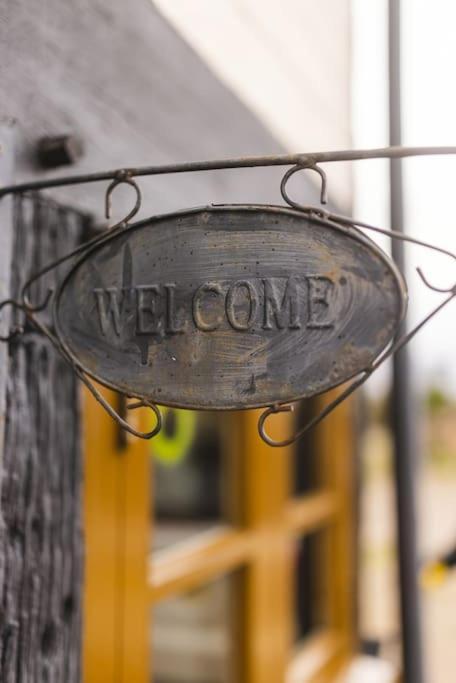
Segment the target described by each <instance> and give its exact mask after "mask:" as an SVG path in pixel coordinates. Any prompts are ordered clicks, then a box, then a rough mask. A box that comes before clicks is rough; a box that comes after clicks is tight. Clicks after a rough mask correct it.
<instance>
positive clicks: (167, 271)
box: [54, 205, 407, 409]
mask: <svg viewBox="0 0 456 683" xmlns="http://www.w3.org/2000/svg"><path fill="white" fill-rule="evenodd" d="M406 298H407V297H406V288H405V284H404V282H403V280H402V277H401V275H400V274H399V272H398V271H397V269H396V267H395V266H394V264H393V263H392V262H391V261H390V260H389V259H388V258H387V257H386V255H385V254H384V253H383V252H382V251H381V250H380V249H378V248H377V247H376V246H375V245H374V243H373V242H372V241H370V240H369V239H368V238H366V237H365V236H364V235H362V234H361V233H360V232H359V231H358V230H356V229H355V228H353V227H346V226H342V225H340V224H337V223H336V222H333V221H328V220H323V219H320V218H317V217H313V216H309V215H307V214H304V213H302V212H299V211H295V210H293V209H288V208H284V207H270V206H255V205H247V206H237V205H236V206H210V207H206V208H202V209H193V210H188V211H184V212H181V213H177V214H171V215H166V216H159V217H154V218H150V219H148V220H146V221H143V222H141V223H137V224H135V225H132V226H130V227H128V228H126V229H125V230H123V231H121V232H117V233H116V234H113V236H112V237H111V238H108V239H107V240H106V241H103V243H102V244H99V245H97V246H95V247H94V248H92V249H91V250H89V251H88V252H86V253H85V254H84V256H83V257H82V258H81V259H80V260H79V261H78V262H77V263H76V265H75V266H74V267H73V268H72V269H71V271H70V272H69V274H68V275H67V277H66V278H65V280H64V281H63V283H62V284H61V286H60V288H59V291H58V292H57V295H56V297H55V301H54V322H55V326H56V331H57V333H58V336H59V339H60V340H61V343H62V344H63V347H64V349H65V351H66V353H67V354H68V355H69V357H70V358H71V359H72V360H74V362H75V363H78V364H79V365H80V366H81V367H82V368H83V370H84V371H85V372H87V373H88V374H89V375H91V376H92V377H93V378H95V379H97V380H99V381H100V382H102V383H103V384H105V385H106V386H109V387H112V388H114V389H117V390H119V391H121V392H124V393H126V394H131V395H135V396H140V397H143V398H145V399H147V400H149V401H153V402H157V403H160V404H164V405H172V406H180V407H185V408H198V409H200V408H201V409H203V408H206V409H207V408H209V409H239V408H251V407H259V406H266V405H271V404H275V403H282V402H288V401H295V400H297V399H299V398H303V397H308V396H312V395H314V394H317V393H320V392H322V391H324V390H326V389H329V388H331V387H333V386H336V385H338V384H340V383H342V382H344V381H345V380H347V379H349V378H350V377H353V376H354V375H356V374H358V373H360V372H362V371H363V370H364V369H365V368H367V367H369V366H370V364H371V363H372V361H373V360H374V359H375V358H376V357H377V356H378V355H379V354H380V353H381V351H382V350H383V349H384V348H385V346H386V345H387V344H388V343H389V342H390V341H391V339H392V338H393V336H394V335H395V333H396V331H397V329H398V326H399V324H400V322H401V320H402V317H403V315H404V312H405V308H406Z"/></svg>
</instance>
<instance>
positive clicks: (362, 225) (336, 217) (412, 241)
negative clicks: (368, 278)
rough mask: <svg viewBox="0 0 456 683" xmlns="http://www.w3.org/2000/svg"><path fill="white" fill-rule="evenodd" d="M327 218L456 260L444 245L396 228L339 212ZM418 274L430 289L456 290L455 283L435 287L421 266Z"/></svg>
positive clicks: (447, 291) (441, 290)
mask: <svg viewBox="0 0 456 683" xmlns="http://www.w3.org/2000/svg"><path fill="white" fill-rule="evenodd" d="M326 218H327V219H328V220H331V221H334V222H335V223H336V224H337V223H338V224H340V223H343V224H344V225H347V226H348V227H349V228H350V227H353V226H355V227H359V228H365V229H366V230H372V231H373V232H378V233H380V234H382V235H386V236H387V237H391V238H392V239H396V240H401V242H409V243H410V244H416V245H417V246H419V247H424V248H425V249H430V250H431V251H436V252H438V253H439V254H443V255H444V256H448V257H449V258H451V259H453V260H455V261H456V254H455V253H454V252H452V251H449V250H448V249H443V247H438V246H436V245H435V244H430V243H429V242H424V241H423V240H419V239H417V238H416V237H410V236H409V235H404V234H402V233H401V232H396V231H395V230H387V229H385V228H378V227H377V226H376V225H370V223H364V222H363V221H357V220H355V219H354V218H350V217H348V216H341V215H340V214H337V213H327V214H326ZM417 271H418V275H419V276H420V278H421V279H422V281H423V282H424V284H425V285H426V286H427V287H429V289H432V290H434V291H436V292H442V293H443V294H446V293H451V292H455V291H456V285H453V286H452V287H448V288H440V287H434V286H433V285H431V284H430V282H429V280H428V279H427V278H426V277H425V276H424V274H423V271H422V270H421V268H417Z"/></svg>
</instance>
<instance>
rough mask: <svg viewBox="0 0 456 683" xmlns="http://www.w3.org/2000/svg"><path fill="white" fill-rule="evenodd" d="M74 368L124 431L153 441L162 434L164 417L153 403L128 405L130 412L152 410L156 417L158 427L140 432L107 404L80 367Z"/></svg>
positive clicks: (143, 401) (139, 402)
mask: <svg viewBox="0 0 456 683" xmlns="http://www.w3.org/2000/svg"><path fill="white" fill-rule="evenodd" d="M70 362H71V361H70ZM73 367H74V369H75V371H76V374H77V375H78V377H79V379H80V380H81V381H82V382H83V383H84V384H85V386H86V387H87V388H88V390H89V391H90V393H91V394H92V396H94V398H95V399H96V400H97V401H98V403H100V404H101V405H102V406H103V408H104V409H105V410H106V412H107V413H108V414H109V415H110V416H111V417H112V418H113V420H115V421H116V422H117V424H118V425H120V426H121V427H122V429H125V430H126V431H127V432H129V433H130V434H133V436H137V437H139V438H140V439H152V438H153V437H154V436H156V435H157V434H158V433H159V432H160V430H161V428H162V415H161V412H160V410H159V408H158V407H157V406H156V405H155V404H154V403H151V402H150V401H147V400H146V399H143V398H138V400H137V401H136V402H135V403H130V404H129V405H127V409H128V410H135V409H136V408H150V409H151V410H152V412H153V413H154V415H155V417H156V420H157V422H156V425H155V427H154V428H153V429H152V430H151V431H150V432H140V431H139V430H137V429H135V428H134V427H132V426H131V425H130V424H129V423H128V422H127V421H126V420H124V419H123V417H121V416H120V415H119V413H117V412H116V411H115V410H114V408H113V407H112V406H111V405H110V404H109V403H108V402H107V400H106V399H105V398H104V396H103V395H102V394H101V392H100V391H98V389H97V388H96V386H94V385H93V384H92V382H91V381H90V380H89V378H88V377H87V375H86V374H85V373H84V371H83V369H82V368H81V367H80V366H78V365H75V364H74V363H73ZM133 398H135V397H133Z"/></svg>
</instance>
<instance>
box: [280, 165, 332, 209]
mask: <svg viewBox="0 0 456 683" xmlns="http://www.w3.org/2000/svg"><path fill="white" fill-rule="evenodd" d="M306 169H308V170H309V171H315V173H318V175H319V176H320V178H321V191H320V203H321V204H327V202H328V196H327V186H328V180H327V176H326V173H325V172H324V171H323V169H322V168H320V167H319V166H317V164H296V166H292V168H289V169H288V171H287V172H286V173H285V175H284V176H283V178H282V181H281V183H280V193H281V195H282V197H283V199H284V201H285V202H286V203H287V204H289V205H290V206H292V207H294V208H295V209H299V210H300V211H308V212H312V213H318V214H320V215H322V216H323V215H325V214H326V212H325V211H323V209H317V208H315V207H314V206H305V205H304V204H299V202H295V201H294V200H293V199H291V197H290V196H289V195H288V193H287V189H286V186H287V183H288V181H289V180H290V178H291V176H292V175H294V174H295V173H297V172H298V171H304V170H306Z"/></svg>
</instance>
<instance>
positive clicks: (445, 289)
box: [416, 268, 456, 294]
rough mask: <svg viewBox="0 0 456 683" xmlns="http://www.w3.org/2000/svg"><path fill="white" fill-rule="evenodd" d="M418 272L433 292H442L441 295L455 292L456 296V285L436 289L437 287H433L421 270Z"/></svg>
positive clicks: (418, 269)
mask: <svg viewBox="0 0 456 683" xmlns="http://www.w3.org/2000/svg"><path fill="white" fill-rule="evenodd" d="M416 272H417V273H418V275H419V276H420V278H421V279H422V281H423V282H424V284H425V285H426V287H429V289H432V291H433V292H440V293H441V294H449V293H450V292H453V294H456V284H455V285H453V286H452V287H436V286H435V285H431V283H430V282H429V280H428V279H427V277H425V275H424V273H423V271H422V270H421V268H417V269H416Z"/></svg>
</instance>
